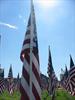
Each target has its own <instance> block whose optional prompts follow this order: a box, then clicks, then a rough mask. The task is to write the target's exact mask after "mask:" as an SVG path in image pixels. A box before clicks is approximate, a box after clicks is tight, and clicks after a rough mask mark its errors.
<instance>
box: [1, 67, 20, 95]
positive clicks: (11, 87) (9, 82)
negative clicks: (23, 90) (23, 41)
mask: <svg viewBox="0 0 75 100" xmlns="http://www.w3.org/2000/svg"><path fill="white" fill-rule="evenodd" d="M19 82H20V81H19V74H18V76H17V78H16V80H15V82H14V78H13V74H12V66H10V69H9V73H8V78H4V70H3V69H0V95H1V94H2V93H4V91H8V92H9V94H10V95H12V94H13V93H14V91H16V90H19V84H20V83H19Z"/></svg>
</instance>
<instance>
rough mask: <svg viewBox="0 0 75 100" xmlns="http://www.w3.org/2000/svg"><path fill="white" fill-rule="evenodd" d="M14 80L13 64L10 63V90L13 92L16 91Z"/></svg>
mask: <svg viewBox="0 0 75 100" xmlns="http://www.w3.org/2000/svg"><path fill="white" fill-rule="evenodd" d="M14 87H15V86H14V80H13V72H12V65H10V69H9V73H8V92H9V93H10V94H13V92H14Z"/></svg>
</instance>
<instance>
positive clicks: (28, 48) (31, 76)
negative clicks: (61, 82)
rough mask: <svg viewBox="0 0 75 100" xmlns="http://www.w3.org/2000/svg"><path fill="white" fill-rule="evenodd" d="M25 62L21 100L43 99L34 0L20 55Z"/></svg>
mask: <svg viewBox="0 0 75 100" xmlns="http://www.w3.org/2000/svg"><path fill="white" fill-rule="evenodd" d="M20 58H21V61H22V62H23V69H22V78H21V85H20V92H21V100H41V88H40V67H39V54H38V40H37V32H36V22H35V13H34V7H33V2H32V0H31V14H30V17H29V21H28V25H27V31H26V34H25V39H24V42H23V47H22V51H21V55H20Z"/></svg>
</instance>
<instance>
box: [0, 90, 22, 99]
mask: <svg viewBox="0 0 75 100" xmlns="http://www.w3.org/2000/svg"><path fill="white" fill-rule="evenodd" d="M0 100H20V93H19V92H18V91H15V92H14V94H13V95H10V94H9V93H8V91H4V93H3V94H1V95H0Z"/></svg>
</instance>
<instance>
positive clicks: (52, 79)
mask: <svg viewBox="0 0 75 100" xmlns="http://www.w3.org/2000/svg"><path fill="white" fill-rule="evenodd" d="M48 76H49V88H48V91H49V94H50V95H54V93H55V86H56V76H55V72H54V69H53V65H52V58H51V52H50V47H49V59H48Z"/></svg>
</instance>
